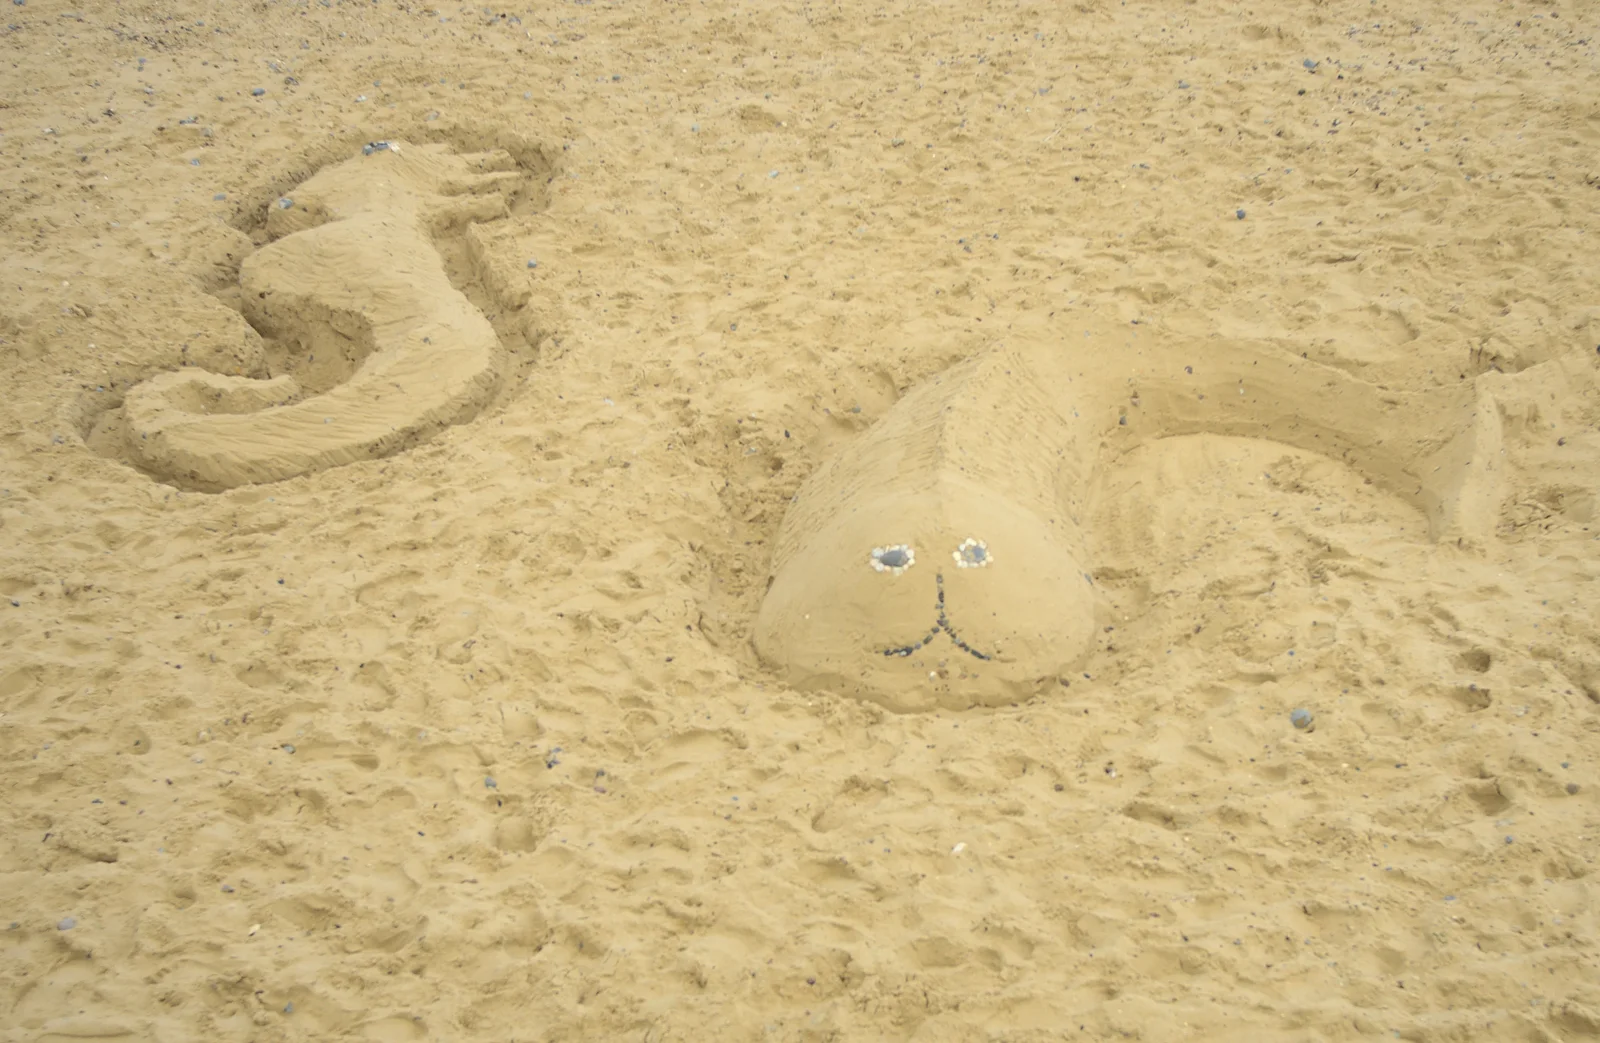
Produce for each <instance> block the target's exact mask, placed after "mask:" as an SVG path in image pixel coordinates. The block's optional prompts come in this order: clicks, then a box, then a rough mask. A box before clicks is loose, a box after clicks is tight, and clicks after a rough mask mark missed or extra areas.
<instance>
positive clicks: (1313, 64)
mask: <svg viewBox="0 0 1600 1043" xmlns="http://www.w3.org/2000/svg"><path fill="white" fill-rule="evenodd" d="M1300 64H1301V65H1304V66H1305V67H1306V68H1307V69H1315V68H1316V67H1317V66H1318V65H1319V64H1321V63H1319V62H1314V61H1312V60H1311V59H1310V58H1307V59H1306V60H1305V61H1303V62H1301V63H1300Z"/></svg>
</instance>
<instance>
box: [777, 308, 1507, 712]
mask: <svg viewBox="0 0 1600 1043" xmlns="http://www.w3.org/2000/svg"><path fill="white" fill-rule="evenodd" d="M1065 325H1066V324H1065V323H1063V324H1062V327H1060V328H1058V332H1057V333H1056V334H1055V335H1053V336H1043V335H1039V334H1030V335H1028V336H1026V337H1025V338H1024V339H1023V340H1022V341H1020V342H1014V343H1011V344H1009V345H1007V346H1002V347H997V348H995V349H992V350H990V351H988V352H986V353H984V354H981V355H979V356H976V357H974V358H972V359H970V360H968V361H966V362H963V363H961V364H958V365H956V366H954V367H952V368H951V369H949V370H946V371H945V372H944V373H942V374H940V375H939V376H937V377H935V378H933V379H932V380H930V381H928V382H927V383H926V384H924V385H922V386H920V387H918V388H916V389H915V390H913V391H912V392H911V393H909V394H908V395H906V396H905V398H903V399H902V400H901V401H900V402H898V403H896V404H895V406H894V407H893V408H892V409H890V410H889V412H888V413H887V414H885V415H884V417H883V418H882V419H881V420H879V421H878V423H877V424H876V425H874V426H873V427H872V428H871V429H870V430H869V431H867V432H866V433H865V434H864V435H862V436H861V437H860V438H858V439H857V440H855V441H854V442H852V443H851V444H850V445H849V446H848V447H847V448H846V449H845V450H844V451H843V452H842V453H841V454H840V455H838V456H837V457H835V458H834V459H833V460H831V461H830V462H829V463H827V464H826V465H824V466H823V467H822V468H821V469H820V470H818V471H817V472H816V473H815V474H814V475H812V476H811V477H810V478H809V479H808V480H807V481H806V483H805V484H804V485H803V486H802V488H801V489H800V491H799V493H798V495H797V496H796V498H795V501H794V503H793V505H792V506H791V507H790V509H789V512H788V514H787V515H786V516H785V518H784V520H783V523H782V525H781V528H780V531H779V534H778V538H777V541H776V545H775V552H774V560H773V571H772V580H771V585H770V587H769V588H768V591H767V594H766V597H765V599H764V601H763V602H762V605H761V608H760V612H759V615H758V618H757V620H756V625H755V630H754V644H755V647H756V651H757V653H758V654H759V656H760V657H761V659H762V660H763V661H764V662H765V663H766V664H768V665H769V666H770V667H772V668H773V669H774V670H776V671H777V672H778V673H779V674H780V675H781V676H783V677H784V678H785V679H786V680H787V681H789V682H790V683H791V684H793V685H795V686H797V687H800V688H807V689H830V690H834V691H840V692H848V693H852V694H856V695H860V696H863V697H866V698H869V699H872V700H874V701H877V702H879V703H882V704H883V705H885V706H888V707H889V708H891V709H894V710H901V711H910V710H922V709H929V708H933V707H947V708H952V709H962V708H967V707H971V706H976V705H995V704H1001V703H1007V702H1012V701H1015V700H1017V699H1019V698H1026V697H1028V696H1029V695H1031V694H1033V693H1035V692H1037V691H1039V690H1041V689H1042V688H1043V687H1044V686H1047V685H1051V684H1054V683H1055V682H1056V680H1057V679H1058V678H1064V677H1070V676H1073V675H1074V670H1075V667H1076V666H1077V665H1078V664H1080V663H1081V662H1082V661H1083V660H1084V659H1085V657H1086V656H1087V654H1088V653H1089V651H1090V649H1091V646H1092V642H1093V635H1094V633H1095V631H1096V628H1097V626H1098V625H1099V624H1100V623H1102V622H1104V616H1103V605H1102V603H1101V600H1100V598H1099V596H1098V594H1097V591H1096V588H1095V585H1094V583H1093V582H1092V580H1091V579H1090V573H1091V572H1092V569H1093V566H1094V561H1093V548H1094V541H1093V539H1092V534H1091V533H1088V532H1086V531H1085V528H1084V526H1085V523H1086V520H1087V519H1086V515H1085V507H1086V502H1085V501H1086V495H1087V492H1088V490H1089V489H1090V487H1091V483H1092V481H1093V479H1094V476H1095V474H1096V471H1097V469H1099V468H1105V467H1111V466H1115V463H1116V460H1117V458H1118V457H1119V456H1120V455H1121V454H1123V453H1125V452H1127V451H1128V450H1129V449H1131V448H1133V447H1134V446H1135V445H1138V444H1140V443H1144V442H1148V441H1151V440H1153V439H1159V438H1166V437H1170V436H1175V435H1184V434H1196V433H1210V434H1220V435H1234V436H1245V437H1251V438H1259V439H1267V440H1271V441H1275V442H1280V443H1284V444H1287V445H1289V446H1293V447H1296V448H1299V449H1304V450H1311V451H1314V452H1318V453H1322V454H1324V455H1326V456H1329V457H1331V458H1333V459H1336V460H1340V461H1343V462H1344V463H1346V464H1348V465H1350V466H1352V467H1354V468H1356V469H1357V470H1359V471H1361V472H1363V473H1364V474H1365V475H1366V476H1368V477H1369V478H1371V479H1372V480H1373V481H1374V482H1376V483H1378V484H1380V485H1381V486H1383V487H1385V488H1387V489H1388V490H1389V491H1391V492H1392V493H1394V494H1396V495H1398V496H1400V497H1402V498H1404V499H1405V500H1407V501H1409V502H1411V503H1412V504H1414V505H1415V506H1416V507H1418V508H1419V509H1420V510H1421V511H1422V512H1423V513H1424V515H1425V516H1426V518H1427V520H1428V525H1429V531H1430V535H1431V537H1432V538H1433V539H1434V540H1436V541H1437V540H1443V539H1446V538H1449V539H1456V538H1458V537H1466V538H1469V539H1472V540H1474V541H1476V540H1480V539H1483V538H1486V537H1487V536H1488V535H1489V534H1490V533H1491V531H1492V525H1493V517H1494V510H1495V508H1496V506H1497V501H1496V493H1495V477H1496V468H1497V466H1498V463H1497V461H1498V456H1499V445H1500V427H1499V419H1498V414H1497V411H1496V409H1495V407H1494V404H1493V402H1492V400H1490V399H1489V398H1488V397H1487V395H1486V394H1485V395H1484V396H1482V397H1480V395H1479V394H1478V393H1477V391H1476V390H1475V389H1474V387H1473V386H1472V384H1471V383H1470V382H1467V381H1463V382H1462V383H1461V384H1460V385H1459V386H1450V387H1445V388H1440V389H1437V390H1429V391H1423V392H1409V393H1402V392H1395V391H1388V390H1385V389H1383V388H1381V387H1378V386H1375V385H1373V384H1369V383H1366V382H1363V381H1361V380H1359V379H1357V378H1355V377H1352V376H1350V375H1349V374H1347V373H1345V372H1344V371H1342V370H1338V369H1333V368H1330V367H1328V366H1324V365H1320V364H1317V363H1314V362H1310V361H1308V360H1306V359H1304V358H1302V357H1300V356H1297V355H1295V354H1293V353H1292V352H1290V351H1288V350H1287V349H1286V348H1284V347H1282V346H1278V345H1274V344H1269V343H1259V342H1254V343H1250V342H1242V341H1230V340H1225V339H1214V340H1194V339H1187V340H1185V339H1182V338H1173V337H1170V336H1168V335H1166V334H1164V333H1162V332H1161V331H1158V330H1152V329H1150V328H1148V327H1140V326H1127V327H1122V328H1117V329H1111V330H1101V331H1093V332H1085V331H1083V330H1082V325H1081V324H1079V325H1078V326H1077V327H1076V328H1074V329H1073V330H1072V332H1071V334H1070V335H1069V334H1067V333H1066V332H1065Z"/></svg>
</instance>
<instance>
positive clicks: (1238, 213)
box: [1233, 207, 1244, 221]
mask: <svg viewBox="0 0 1600 1043" xmlns="http://www.w3.org/2000/svg"><path fill="white" fill-rule="evenodd" d="M1233 216H1234V217H1236V218H1238V219H1239V220H1240V221H1243V220H1244V208H1243V207H1241V208H1239V209H1238V210H1235V211H1234V212H1233Z"/></svg>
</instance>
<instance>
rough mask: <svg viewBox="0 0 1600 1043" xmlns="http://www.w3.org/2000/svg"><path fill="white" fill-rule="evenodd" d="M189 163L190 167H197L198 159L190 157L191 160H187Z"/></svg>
mask: <svg viewBox="0 0 1600 1043" xmlns="http://www.w3.org/2000/svg"><path fill="white" fill-rule="evenodd" d="M189 165H190V166H191V167H197V166H199V165H200V161H199V160H198V159H191V160H190V161H189Z"/></svg>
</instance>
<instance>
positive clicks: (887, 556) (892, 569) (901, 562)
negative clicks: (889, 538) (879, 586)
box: [871, 543, 917, 576]
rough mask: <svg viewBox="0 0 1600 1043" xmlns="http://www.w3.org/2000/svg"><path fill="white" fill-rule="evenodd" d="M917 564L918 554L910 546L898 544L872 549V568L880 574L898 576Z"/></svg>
mask: <svg viewBox="0 0 1600 1043" xmlns="http://www.w3.org/2000/svg"><path fill="white" fill-rule="evenodd" d="M916 563H917V552H916V551H914V550H912V549H911V546H910V544H906V543H896V544H894V545H892V546H889V547H874V548H872V560H871V565H872V567H873V568H874V569H875V570H876V571H878V572H887V573H889V574H890V575H891V576H898V575H900V573H902V572H904V571H905V570H906V569H909V568H910V567H911V566H913V565H915V564H916Z"/></svg>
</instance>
